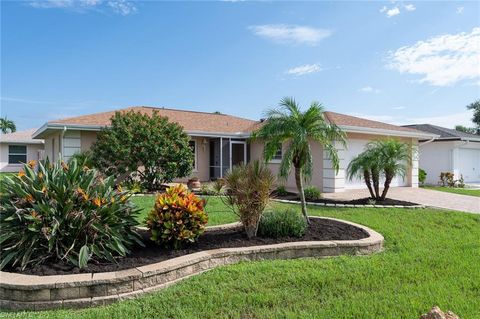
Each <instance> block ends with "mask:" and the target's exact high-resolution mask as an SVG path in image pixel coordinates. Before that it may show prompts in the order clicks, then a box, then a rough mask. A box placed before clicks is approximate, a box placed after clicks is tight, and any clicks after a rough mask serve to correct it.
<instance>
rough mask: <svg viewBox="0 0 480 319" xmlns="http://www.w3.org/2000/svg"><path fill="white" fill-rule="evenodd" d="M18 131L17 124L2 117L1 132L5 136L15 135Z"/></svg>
mask: <svg viewBox="0 0 480 319" xmlns="http://www.w3.org/2000/svg"><path fill="white" fill-rule="evenodd" d="M16 130H17V126H16V125H15V123H14V122H13V121H11V120H9V119H7V118H6V117H0V131H1V132H2V133H3V134H7V133H13V132H15V131H16Z"/></svg>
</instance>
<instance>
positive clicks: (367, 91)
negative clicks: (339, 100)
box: [358, 86, 380, 93]
mask: <svg viewBox="0 0 480 319" xmlns="http://www.w3.org/2000/svg"><path fill="white" fill-rule="evenodd" d="M358 91H359V92H364V93H380V90H379V89H375V88H372V87H371V86H365V87H363V88H361V89H358Z"/></svg>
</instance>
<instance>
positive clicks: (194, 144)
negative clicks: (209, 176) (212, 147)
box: [188, 140, 197, 170]
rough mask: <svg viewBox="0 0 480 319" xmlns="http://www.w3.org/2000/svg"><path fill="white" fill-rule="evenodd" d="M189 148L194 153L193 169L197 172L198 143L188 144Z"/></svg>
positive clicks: (191, 142) (190, 142)
mask: <svg viewBox="0 0 480 319" xmlns="http://www.w3.org/2000/svg"><path fill="white" fill-rule="evenodd" d="M188 146H189V147H190V149H191V150H192V153H193V169H194V170H196V169H197V143H196V141H193V140H192V141H189V142H188Z"/></svg>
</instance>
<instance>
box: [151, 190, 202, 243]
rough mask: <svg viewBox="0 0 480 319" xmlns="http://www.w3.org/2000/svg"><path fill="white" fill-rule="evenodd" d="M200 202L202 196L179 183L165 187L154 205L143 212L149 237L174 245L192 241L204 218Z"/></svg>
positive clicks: (157, 241)
mask: <svg viewBox="0 0 480 319" xmlns="http://www.w3.org/2000/svg"><path fill="white" fill-rule="evenodd" d="M204 206H205V201H204V200H202V199H200V198H199V197H198V196H196V195H195V194H194V193H192V192H190V191H189V190H188V189H187V188H186V187H185V186H183V185H181V184H179V185H178V186H174V187H169V188H167V190H166V192H165V193H163V194H160V195H158V197H157V199H156V200H155V207H154V208H153V210H152V211H151V212H150V213H149V214H148V216H147V227H148V228H149V229H150V231H151V233H152V240H153V241H154V242H155V243H157V244H163V245H165V246H173V247H174V248H176V249H177V248H180V247H181V245H182V244H184V243H188V242H195V241H196V240H197V238H198V237H199V236H200V235H201V234H202V233H203V232H204V231H205V226H206V225H207V222H208V216H207V213H206V212H205V210H204Z"/></svg>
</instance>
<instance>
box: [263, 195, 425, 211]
mask: <svg viewBox="0 0 480 319" xmlns="http://www.w3.org/2000/svg"><path fill="white" fill-rule="evenodd" d="M272 200H273V201H275V202H280V203H288V204H301V202H300V201H298V200H288V199H278V198H272ZM307 205H313V206H325V207H338V208H406V209H421V208H427V207H426V206H425V205H410V206H407V205H377V204H375V205H359V204H337V203H316V202H307Z"/></svg>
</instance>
